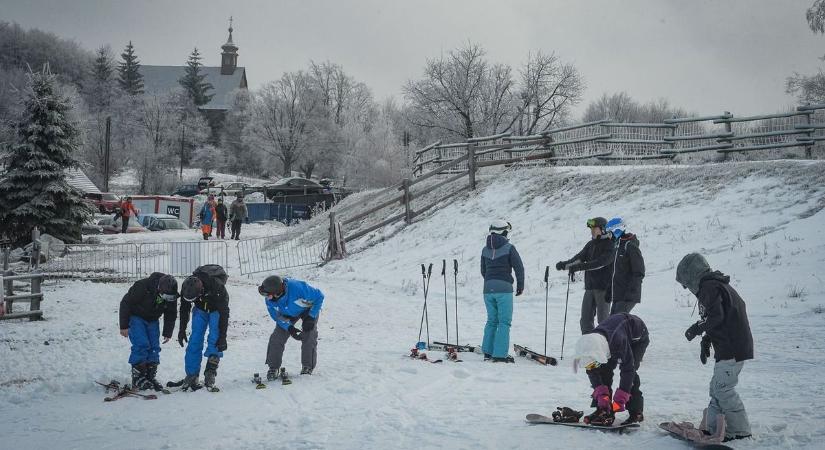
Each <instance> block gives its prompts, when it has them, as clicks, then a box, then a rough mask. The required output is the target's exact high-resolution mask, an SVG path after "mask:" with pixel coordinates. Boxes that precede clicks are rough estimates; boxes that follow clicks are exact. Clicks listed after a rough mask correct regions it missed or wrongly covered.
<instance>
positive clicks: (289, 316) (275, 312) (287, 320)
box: [265, 278, 324, 330]
mask: <svg viewBox="0 0 825 450" xmlns="http://www.w3.org/2000/svg"><path fill="white" fill-rule="evenodd" d="M284 284H285V287H286V290H285V291H284V295H282V296H281V298H278V299H273V300H270V299H268V298H267V299H266V300H265V301H266V309H267V310H268V311H269V316H270V317H272V320H274V321H275V323H276V324H278V326H279V327H281V328H283V329H285V330H288V329H289V327H291V326H292V325H293V324H294V323H295V322H297V321H298V319H301V318H303V317H306V316H309V317H311V318H313V319H318V315H319V314H321V306H322V305H323V304H324V294H323V293H322V292H321V291H320V290H319V289H316V288H314V287H312V286H310V285H309V284H307V283H306V282H304V281H301V280H293V279H290V278H284Z"/></svg>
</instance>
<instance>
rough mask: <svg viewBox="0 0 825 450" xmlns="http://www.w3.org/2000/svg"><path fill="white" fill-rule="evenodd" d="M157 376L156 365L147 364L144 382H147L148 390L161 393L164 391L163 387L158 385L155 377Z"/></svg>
mask: <svg viewBox="0 0 825 450" xmlns="http://www.w3.org/2000/svg"><path fill="white" fill-rule="evenodd" d="M157 375H158V363H147V364H146V381H148V382H149V385H150V386H151V387H150V389H153V390H155V391H156V392H161V391H163V390H164V388H163V386H162V385H161V384H160V383H158V380H157V378H155V377H157Z"/></svg>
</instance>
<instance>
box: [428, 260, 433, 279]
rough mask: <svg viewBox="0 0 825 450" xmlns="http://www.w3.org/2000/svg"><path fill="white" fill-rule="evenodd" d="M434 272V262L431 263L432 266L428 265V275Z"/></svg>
mask: <svg viewBox="0 0 825 450" xmlns="http://www.w3.org/2000/svg"><path fill="white" fill-rule="evenodd" d="M432 274H433V263H430V267H427V277H430V275H432Z"/></svg>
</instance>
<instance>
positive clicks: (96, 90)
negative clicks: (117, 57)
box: [86, 45, 115, 113]
mask: <svg viewBox="0 0 825 450" xmlns="http://www.w3.org/2000/svg"><path fill="white" fill-rule="evenodd" d="M113 66H114V64H113V62H112V57H111V54H110V51H109V46H106V45H104V46H102V47H100V48H99V49H97V56H96V57H95V60H94V62H93V64H92V80H91V83H89V86H88V88H87V91H88V92H87V94H86V98H87V99H88V103H89V106H90V107H91V109H92V112H95V113H97V112H100V111H102V110H105V109H107V108H109V106H111V104H112V96H113V95H114V92H113V91H114V89H113V88H114V81H115V80H114V67H113Z"/></svg>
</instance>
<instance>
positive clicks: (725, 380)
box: [707, 359, 751, 438]
mask: <svg viewBox="0 0 825 450" xmlns="http://www.w3.org/2000/svg"><path fill="white" fill-rule="evenodd" d="M744 365H745V362H744V361H739V362H736V360H735V359H727V360H724V361H717V362H716V364H714V366H713V378H711V379H710V404H709V405H708V415H707V427H708V431H709V432H711V433H712V434H715V433H716V416H717V415H719V414H724V415H725V423H726V428H725V437H728V438H733V437H735V436H749V435H750V434H751V425H750V422H749V421H748V414H747V412H745V405H744V404H743V403H742V399H740V398H739V394H737V393H736V385H737V383H739V372H741V371H742V366H744Z"/></svg>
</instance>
